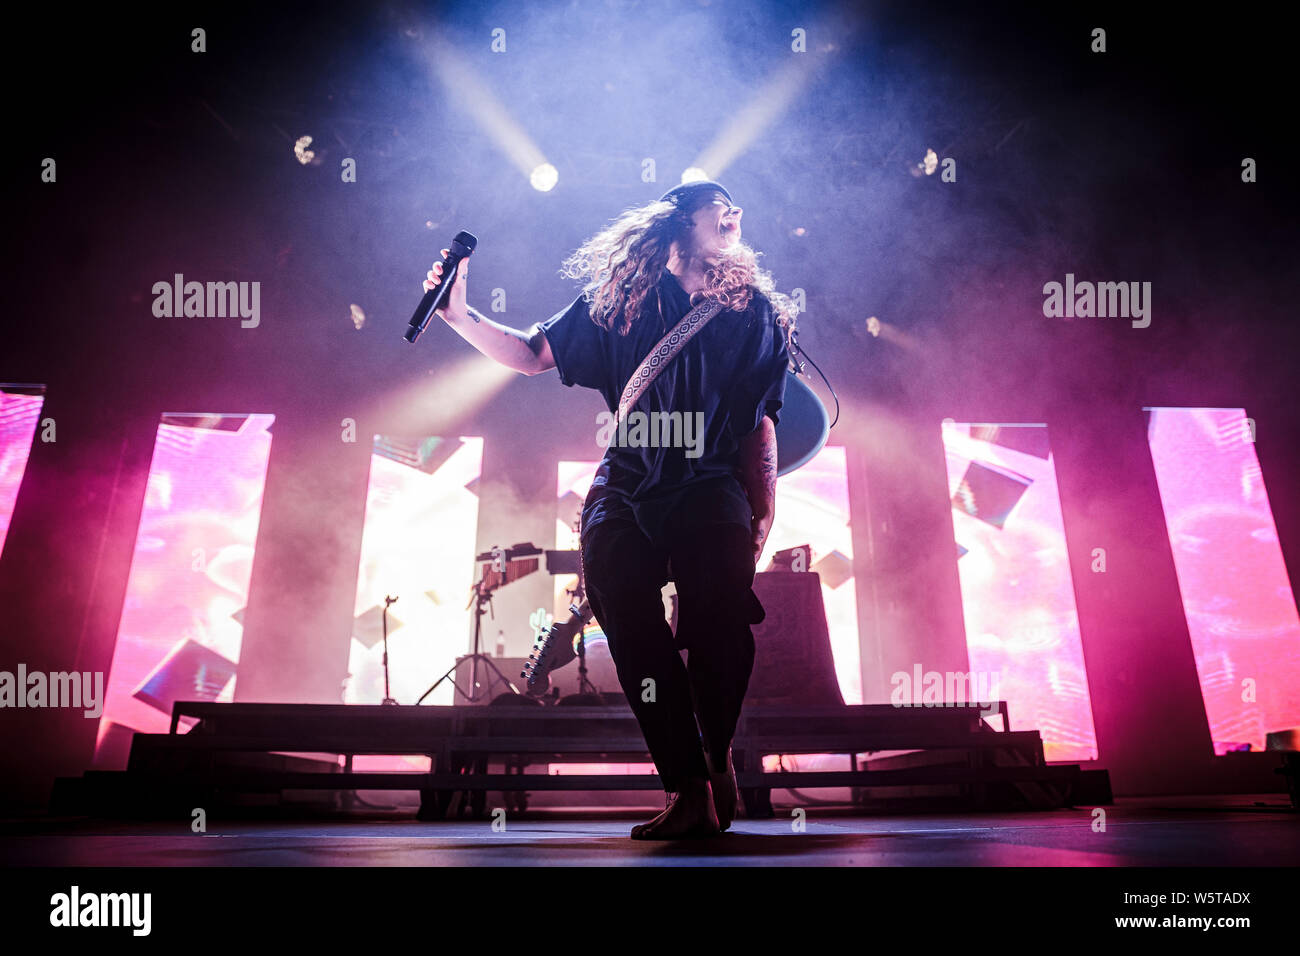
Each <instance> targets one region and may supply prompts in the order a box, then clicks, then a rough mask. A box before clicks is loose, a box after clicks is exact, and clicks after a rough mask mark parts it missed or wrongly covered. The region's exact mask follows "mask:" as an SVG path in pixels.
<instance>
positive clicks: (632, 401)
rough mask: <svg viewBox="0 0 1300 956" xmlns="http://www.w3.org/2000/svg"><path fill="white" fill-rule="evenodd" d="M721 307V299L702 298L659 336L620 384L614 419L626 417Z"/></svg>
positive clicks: (620, 420)
mask: <svg viewBox="0 0 1300 956" xmlns="http://www.w3.org/2000/svg"><path fill="white" fill-rule="evenodd" d="M721 311H722V303H721V302H719V301H718V300H717V299H705V300H704V301H703V302H701V303H700V304H699V305H697V306H696V307H695V308H693V309H691V311H690V312H688V313H687V315H686V318H684V319H682V321H681V322H679V323H678V324H677V326H676V327H675V328H674V329H673V330H672V331H671V332H669V333H668V334H667V335H665V336H664V337H663V338H662V339H660V340H659V344H658V345H656V346H655V347H654V348H652V349H651V350H650V354H649V355H647V356H646V357H645V360H644V361H642V363H641V366H640V367H639V368H638V369H637V370H636V371H635V372H633V373H632V377H631V378H630V379H628V380H627V385H625V386H624V387H623V395H622V397H621V398H620V399H619V400H618V418H617V419H616V422H622V421H626V420H627V414H628V412H630V411H631V410H632V408H633V406H635V405H636V403H637V402H638V401H640V400H641V396H642V395H644V394H645V393H646V390H647V389H649V388H650V385H651V384H652V383H653V382H654V380H655V379H656V378H658V377H659V373H660V372H662V371H663V370H664V368H665V367H666V366H667V365H668V363H669V362H671V361H672V360H673V359H674V358H675V357H676V356H677V353H678V352H680V351H681V350H682V349H684V348H685V347H686V343H687V342H689V341H690V340H691V339H693V338H695V336H696V334H697V333H698V332H699V331H700V329H702V328H704V326H705V325H707V324H708V321H709V319H711V318H713V317H714V316H715V315H717V314H718V313H719V312H721Z"/></svg>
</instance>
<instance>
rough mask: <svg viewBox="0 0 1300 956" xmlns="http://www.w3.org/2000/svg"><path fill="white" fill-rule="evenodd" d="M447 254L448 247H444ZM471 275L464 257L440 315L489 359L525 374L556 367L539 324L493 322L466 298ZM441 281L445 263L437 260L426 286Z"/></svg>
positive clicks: (467, 261)
mask: <svg viewBox="0 0 1300 956" xmlns="http://www.w3.org/2000/svg"><path fill="white" fill-rule="evenodd" d="M442 252H443V255H446V253H447V250H446V249H444V250H442ZM468 279H469V260H468V259H462V260H461V263H460V271H459V273H458V274H457V277H456V284H455V285H453V286H452V287H451V292H450V293H448V295H447V299H448V302H447V304H446V305H445V306H444V307H443V308H441V309H439V310H438V311H437V315H438V316H439V317H440V318H441V319H442V320H443V321H444V322H446V323H447V324H448V325H450V326H451V327H452V328H453V329H455V330H456V332H457V333H458V334H459V335H460V337H461V338H463V339H464V340H465V341H466V342H468V343H469V344H470V345H472V346H474V348H476V349H478V350H479V351H480V352H482V353H483V354H484V355H486V356H487V357H488V358H490V359H494V360H495V361H497V362H500V363H501V364H502V365H504V366H505V367H506V368H512V369H514V370H515V371H516V372H523V373H524V374H525V375H539V374H540V373H542V372H545V371H546V370H547V369H552V368H555V358H554V356H552V355H551V346H550V343H549V342H547V341H546V336H545V335H544V334H543V333H542V330H541V329H540V328H539V327H538V326H533V327H532V328H531V329H528V330H526V331H525V330H523V329H512V328H511V327H510V326H508V325H502V324H501V323H500V322H494V321H492V320H491V319H489V318H488V317H487V316H486V315H484V314H483V313H482V312H480V311H478V309H476V308H474V307H473V306H471V305H469V304H468V303H467V302H466V301H465V287H466V285H467V284H468V281H467V280H468ZM440 282H442V263H441V262H435V263H434V264H433V268H432V269H430V270H429V273H428V278H427V279H425V280H424V288H425V289H426V290H429V289H433V288H436V287H437V286H438V284H439V283H440Z"/></svg>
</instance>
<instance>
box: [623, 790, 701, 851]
mask: <svg viewBox="0 0 1300 956" xmlns="http://www.w3.org/2000/svg"><path fill="white" fill-rule="evenodd" d="M719 832H720V831H719V828H718V815H717V813H716V812H715V811H714V809H713V795H712V793H711V792H710V791H709V781H707V780H691V781H689V782H688V783H687V784H686V785H685V786H684V787H683V788H682V791H681V792H680V793H670V794H668V805H667V806H666V807H664V811H663V813H661V814H659V816H657V817H655V818H654V819H653V820H651V821H650V822H649V823H638V824H637V825H636V826H634V827H633V828H632V839H633V840H677V839H683V838H686V837H707V836H715V835H716V834H718V833H719Z"/></svg>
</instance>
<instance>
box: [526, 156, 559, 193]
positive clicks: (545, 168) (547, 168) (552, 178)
mask: <svg viewBox="0 0 1300 956" xmlns="http://www.w3.org/2000/svg"><path fill="white" fill-rule="evenodd" d="M559 180H560V173H559V171H558V170H557V169H556V168H555V167H554V166H552V165H551V164H550V163H542V164H541V165H539V166H536V167H534V168H533V171H532V173H531V174H530V175H529V177H528V181H529V182H530V183H532V185H533V188H534V189H536V190H537V191H538V192H539V193H549V192H550V191H551V190H552V189H554V188H555V184H556V183H557V182H559Z"/></svg>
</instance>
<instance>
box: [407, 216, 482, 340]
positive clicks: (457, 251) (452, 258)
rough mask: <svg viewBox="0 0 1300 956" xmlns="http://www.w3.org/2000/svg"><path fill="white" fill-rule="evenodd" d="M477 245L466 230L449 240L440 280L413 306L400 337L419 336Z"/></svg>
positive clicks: (409, 338)
mask: <svg viewBox="0 0 1300 956" xmlns="http://www.w3.org/2000/svg"><path fill="white" fill-rule="evenodd" d="M477 247H478V239H476V238H475V237H474V236H472V235H471V234H470V233H468V232H458V233H456V238H455V239H453V240H452V241H451V245H450V246H449V247H448V249H447V255H446V256H444V257H443V260H442V281H441V282H439V283H438V284H437V285H436V286H434V287H433V288H432V289H430V290H429V291H428V292H426V293H425V294H424V298H423V299H421V300H420V304H419V305H418V306H416V307H415V314H414V315H412V316H411V322H410V327H409V328H408V329H407V330H406V334H405V335H404V336H402V338H404V339H406V341H408V342H414V341H415V340H416V339H418V338H419V337H420V333H421V332H423V331H424V330H425V328H426V327H427V326H428V324H429V319H431V318H432V317H433V313H434V312H435V311H437V310H438V309H440V308H442V305H443V303H444V302H446V301H447V293H448V291H450V289H451V287H452V283H454V282H455V281H456V271H457V270H458V269H459V268H460V262H461V260H462V259H468V258H469V257H470V256H471V255H473V254H474V250H475V249H476V248H477Z"/></svg>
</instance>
